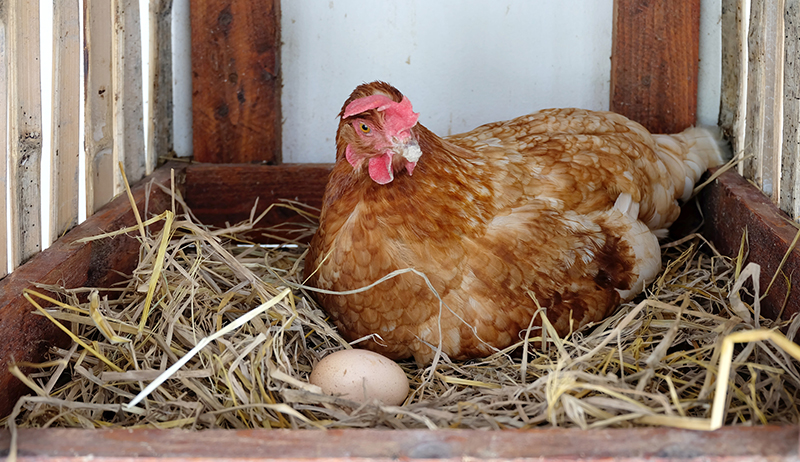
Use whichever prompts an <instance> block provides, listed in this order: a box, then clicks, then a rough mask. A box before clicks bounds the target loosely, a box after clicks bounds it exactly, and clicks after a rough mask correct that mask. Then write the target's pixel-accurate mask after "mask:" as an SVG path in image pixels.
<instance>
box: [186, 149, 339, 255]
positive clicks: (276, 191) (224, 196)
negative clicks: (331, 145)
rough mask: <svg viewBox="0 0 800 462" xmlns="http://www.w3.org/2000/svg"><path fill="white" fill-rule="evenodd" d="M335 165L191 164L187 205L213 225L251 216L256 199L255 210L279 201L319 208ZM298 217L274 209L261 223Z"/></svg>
mask: <svg viewBox="0 0 800 462" xmlns="http://www.w3.org/2000/svg"><path fill="white" fill-rule="evenodd" d="M332 168H333V165H332V164H283V165H275V166H272V165H248V164H238V165H237V164H234V165H225V164H222V165H212V164H192V165H190V166H188V167H187V168H186V196H185V198H186V203H187V205H188V206H189V208H191V209H192V212H193V213H194V214H195V215H196V216H197V217H198V218H199V219H200V220H201V221H202V222H203V223H205V224H208V225H213V226H225V223H226V222H227V223H231V224H235V223H239V222H241V221H244V220H247V219H248V218H249V217H250V213H251V210H252V209H253V205H254V204H255V201H256V198H258V208H257V210H256V213H257V214H260V213H261V212H262V211H264V210H265V209H266V208H267V207H268V206H269V205H270V204H272V203H274V202H276V201H278V200H280V199H289V200H294V201H298V202H301V203H304V204H307V205H310V206H312V207H317V208H319V207H320V206H321V205H322V194H323V192H324V191H325V185H326V184H327V182H328V175H329V174H330V171H331V169H332ZM295 217H296V214H295V213H294V212H291V211H288V210H285V209H276V210H274V211H271V212H270V214H269V215H268V216H267V217H265V220H264V221H262V222H261V225H263V226H271V225H275V224H280V223H283V222H285V221H287V220H290V219H293V218H295ZM250 237H252V238H254V239H258V236H250Z"/></svg>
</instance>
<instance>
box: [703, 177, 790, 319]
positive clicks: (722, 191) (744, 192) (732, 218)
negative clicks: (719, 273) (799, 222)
mask: <svg viewBox="0 0 800 462" xmlns="http://www.w3.org/2000/svg"><path fill="white" fill-rule="evenodd" d="M700 203H701V205H702V209H703V214H704V215H705V217H706V225H705V229H704V231H703V234H704V235H705V236H706V237H707V238H708V239H710V240H711V241H712V242H713V243H714V246H715V247H716V248H717V250H719V251H720V252H721V253H722V254H723V255H728V256H733V257H735V256H736V255H737V254H738V253H739V247H740V245H741V242H742V233H744V232H747V237H748V240H747V245H748V249H749V259H748V262H749V261H754V262H755V263H758V264H759V265H761V280H760V284H761V290H762V293H763V291H764V290H766V288H767V286H768V285H769V283H770V280H771V279H772V276H773V275H774V274H775V272H776V271H777V270H778V266H779V265H780V262H781V260H782V259H783V257H784V255H786V253H787V252H788V251H789V247H790V245H791V243H792V241H793V240H794V238H795V236H796V234H797V233H798V228H796V227H794V226H792V225H791V223H790V222H789V221H787V220H788V217H786V215H785V214H784V213H783V212H781V211H780V210H779V209H778V207H777V206H775V204H773V203H772V202H771V201H770V200H769V198H768V197H766V196H764V194H763V193H762V192H761V191H759V190H758V188H756V187H755V186H753V185H752V184H751V183H749V182H748V181H747V180H745V179H744V178H742V177H741V176H740V175H739V174H738V173H735V172H731V171H728V172H726V173H724V174H722V175H721V176H720V177H719V179H717V180H716V181H715V182H714V183H713V184H711V185H709V186H708V187H706V188H705V189H704V190H703V192H702V193H701V198H700ZM787 280H788V281H789V284H787ZM784 304H785V308H784ZM761 306H762V314H763V316H766V317H768V318H772V319H775V318H777V316H778V314H782V317H783V318H784V319H789V317H790V316H791V315H793V314H795V313H798V312H800V248H795V249H794V250H793V251H792V252H791V253H790V254H789V255H788V258H787V260H786V263H785V265H784V266H783V269H782V274H781V275H779V276H778V277H777V278H776V280H775V284H774V285H773V287H772V289H771V290H770V292H769V293H768V294H767V296H766V297H765V298H764V299H763V300H762V302H761Z"/></svg>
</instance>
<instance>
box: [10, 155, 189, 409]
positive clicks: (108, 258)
mask: <svg viewBox="0 0 800 462" xmlns="http://www.w3.org/2000/svg"><path fill="white" fill-rule="evenodd" d="M183 167H184V165H183V164H167V165H165V166H163V167H161V168H160V169H158V170H157V171H156V172H155V173H154V174H153V175H152V176H150V177H149V178H148V179H147V181H142V182H140V183H139V184H138V185H135V186H134V187H133V188H132V191H133V194H134V197H135V198H136V203H137V207H139V210H140V213H142V217H143V218H146V217H149V216H150V214H151V213H160V212H161V211H163V210H165V209H166V208H167V207H169V206H170V203H171V201H170V199H169V198H168V197H167V195H166V194H164V193H163V192H162V191H161V190H160V189H159V188H155V187H153V188H150V194H149V197H148V195H147V188H146V186H147V184H148V183H149V182H150V181H154V182H157V183H160V184H163V185H169V179H170V168H176V170H178V171H179V173H180V172H181V171H182V168H183ZM145 203H147V204H148V207H149V209H148V210H147V211H145V210H144V207H145ZM145 212H148V213H145ZM135 223H136V221H135V219H134V216H133V212H132V210H131V206H130V203H129V202H128V198H127V196H125V195H122V196H119V197H117V198H116V199H114V201H112V202H111V203H109V204H107V205H106V206H105V207H103V208H102V209H100V210H98V211H97V213H95V214H94V215H92V216H91V217H89V218H88V219H87V220H86V221H85V222H83V223H82V224H81V225H80V226H77V227H75V228H73V229H72V231H70V232H68V233H67V234H66V235H65V236H64V237H62V238H61V239H58V240H57V241H56V242H55V243H54V244H53V245H52V246H51V247H49V248H48V249H46V250H45V251H43V252H41V253H39V254H37V255H36V256H35V257H33V258H32V259H31V260H30V261H29V262H28V263H26V264H24V265H22V266H20V267H19V268H17V269H16V270H15V271H14V272H13V273H11V274H10V275H9V276H7V277H6V278H4V279H2V280H0V294H2V298H0V333H2V338H3V341H2V342H0V390H2V392H0V416H5V415H7V414H8V413H9V412H10V411H11V409H12V407H13V406H14V403H15V402H16V400H17V398H19V396H21V395H22V394H24V393H27V392H28V390H27V388H26V387H25V385H23V384H22V382H20V381H19V380H17V379H16V378H14V377H13V376H12V375H11V374H9V373H8V366H9V365H10V364H11V362H12V361H31V362H38V361H41V360H42V359H43V357H44V354H45V353H46V352H47V350H48V348H49V347H50V345H52V344H53V342H58V341H60V340H63V337H62V334H61V333H60V331H58V330H57V328H56V327H54V326H53V325H52V324H51V323H50V321H48V320H47V319H46V318H44V317H42V316H37V315H34V314H32V311H33V310H34V308H33V307H32V306H31V305H30V303H29V302H28V301H27V300H25V298H24V297H23V291H24V290H26V289H33V288H34V284H35V283H42V284H56V285H61V286H63V287H67V288H73V287H83V286H97V287H108V285H109V284H112V283H114V282H117V281H118V280H120V279H121V277H120V276H119V275H118V273H116V271H121V272H123V273H129V272H130V271H131V270H133V268H134V267H135V265H136V263H137V259H138V256H139V242H138V240H137V239H136V238H135V236H134V237H129V236H120V237H116V238H113V239H103V240H98V241H94V242H89V243H83V244H82V243H78V242H76V241H77V240H78V239H81V238H83V237H88V236H95V235H98V234H102V233H105V232H107V231H111V230H116V229H120V228H124V227H127V226H132V225H133V224H135Z"/></svg>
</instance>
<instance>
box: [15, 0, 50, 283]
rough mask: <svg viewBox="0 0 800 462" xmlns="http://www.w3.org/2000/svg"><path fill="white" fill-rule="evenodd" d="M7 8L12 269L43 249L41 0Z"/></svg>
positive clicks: (17, 1)
mask: <svg viewBox="0 0 800 462" xmlns="http://www.w3.org/2000/svg"><path fill="white" fill-rule="evenodd" d="M8 3H9V4H8V5H6V8H8V13H9V51H10V53H9V56H10V59H11V61H10V63H9V76H10V86H9V88H10V90H9V92H10V94H9V109H8V110H9V144H10V149H9V152H10V154H11V156H10V159H9V180H10V181H9V186H10V188H9V189H10V201H9V202H10V203H11V215H10V217H11V264H12V267H13V268H16V267H17V266H19V265H20V264H21V263H22V262H24V261H26V260H28V259H29V258H31V257H32V256H33V255H35V254H36V252H38V251H39V250H41V244H42V219H41V205H42V200H41V187H40V176H41V174H40V168H41V161H42V93H41V92H42V86H41V77H40V75H41V74H40V66H39V1H38V0H13V1H10V2H8Z"/></svg>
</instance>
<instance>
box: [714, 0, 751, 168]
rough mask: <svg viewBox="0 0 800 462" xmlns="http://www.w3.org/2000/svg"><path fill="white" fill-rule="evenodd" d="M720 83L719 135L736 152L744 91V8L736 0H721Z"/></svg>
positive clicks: (739, 144) (741, 128)
mask: <svg viewBox="0 0 800 462" xmlns="http://www.w3.org/2000/svg"><path fill="white" fill-rule="evenodd" d="M721 6H722V14H721V18H720V21H721V22H722V31H721V32H722V84H721V92H720V93H721V95H720V96H721V99H722V101H721V104H720V111H719V126H720V128H722V132H723V135H724V136H725V138H726V139H728V140H730V141H731V145H732V146H733V152H734V153H737V152H739V150H740V149H741V147H742V143H743V141H744V125H743V124H744V108H743V107H742V102H743V101H744V98H743V95H744V93H745V91H746V85H745V84H746V82H747V78H746V76H745V73H744V72H745V70H746V68H747V67H746V65H745V63H746V62H747V57H746V56H745V50H744V40H745V38H744V37H745V30H744V18H745V16H746V14H747V13H746V12H745V11H744V6H743V5H742V2H740V1H739V0H722V5H721Z"/></svg>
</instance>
